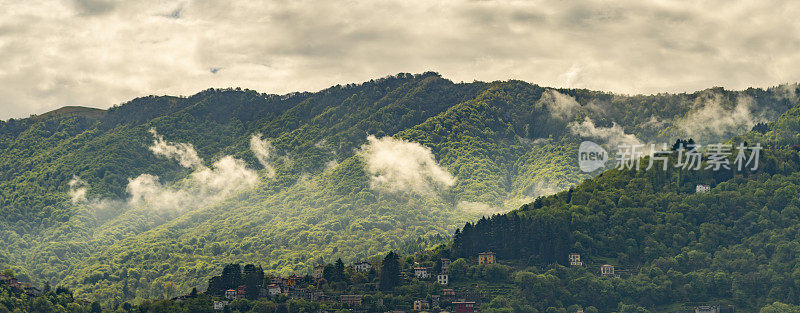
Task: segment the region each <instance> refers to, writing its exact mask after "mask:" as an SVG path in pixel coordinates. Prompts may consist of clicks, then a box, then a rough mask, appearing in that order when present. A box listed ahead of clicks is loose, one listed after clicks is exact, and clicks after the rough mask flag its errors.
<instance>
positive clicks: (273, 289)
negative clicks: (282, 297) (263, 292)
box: [267, 284, 281, 297]
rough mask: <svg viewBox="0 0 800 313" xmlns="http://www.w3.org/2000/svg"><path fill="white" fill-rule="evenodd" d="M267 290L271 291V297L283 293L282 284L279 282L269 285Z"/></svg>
mask: <svg viewBox="0 0 800 313" xmlns="http://www.w3.org/2000/svg"><path fill="white" fill-rule="evenodd" d="M267 292H268V293H269V296H270V297H274V296H277V295H279V294H281V286H278V285H277V284H271V285H269V286H267Z"/></svg>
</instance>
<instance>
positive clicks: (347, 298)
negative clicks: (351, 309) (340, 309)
mask: <svg viewBox="0 0 800 313" xmlns="http://www.w3.org/2000/svg"><path fill="white" fill-rule="evenodd" d="M339 301H340V302H341V303H342V304H346V305H350V306H361V295H341V296H339Z"/></svg>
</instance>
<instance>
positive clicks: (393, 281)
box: [379, 251, 400, 291]
mask: <svg viewBox="0 0 800 313" xmlns="http://www.w3.org/2000/svg"><path fill="white" fill-rule="evenodd" d="M399 284H400V256H399V255H397V254H396V253H394V251H390V252H389V254H387V255H386V257H385V258H383V262H381V280H380V284H379V287H380V289H381V290H383V291H391V290H392V289H394V287H396V286H397V285H399Z"/></svg>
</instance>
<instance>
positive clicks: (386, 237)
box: [0, 73, 797, 304]
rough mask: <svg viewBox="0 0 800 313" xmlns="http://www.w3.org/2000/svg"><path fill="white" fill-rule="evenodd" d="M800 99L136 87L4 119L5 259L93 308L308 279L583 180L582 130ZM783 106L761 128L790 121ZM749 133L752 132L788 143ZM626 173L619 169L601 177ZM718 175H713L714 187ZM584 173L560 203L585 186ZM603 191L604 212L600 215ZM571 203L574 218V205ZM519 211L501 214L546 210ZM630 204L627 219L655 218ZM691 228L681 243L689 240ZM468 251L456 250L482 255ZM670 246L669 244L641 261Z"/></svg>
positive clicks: (522, 89)
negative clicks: (240, 272)
mask: <svg viewBox="0 0 800 313" xmlns="http://www.w3.org/2000/svg"><path fill="white" fill-rule="evenodd" d="M796 94H797V86H796V85H789V86H780V87H775V88H770V89H767V90H762V89H748V90H744V91H727V90H723V89H721V88H714V89H708V90H703V91H699V92H695V93H691V94H658V95H650V96H625V95H615V94H610V93H603V92H596V91H588V90H580V89H551V88H545V87H540V86H537V85H532V84H529V83H525V82H521V81H504V82H492V83H483V82H474V83H453V82H451V81H449V80H446V79H444V78H442V77H440V76H439V75H438V74H436V73H425V74H418V75H411V74H398V75H395V76H391V77H386V78H382V79H378V80H373V81H369V82H365V83H362V84H351V85H347V86H335V87H331V88H328V89H325V90H322V91H319V92H314V93H310V92H305V93H295V94H289V95H267V94H260V93H257V92H255V91H250V90H239V89H224V90H206V91H203V92H201V93H198V94H196V95H193V96H190V97H169V96H163V97H156V96H150V97H144V98H138V99H135V100H132V101H130V102H128V103H124V104H121V105H118V106H115V107H113V108H111V109H109V110H107V111H97V110H88V109H80V108H77V109H76V108H67V109H63V110H60V111H57V112H53V113H50V114H44V115H40V116H34V117H31V118H27V119H19V120H17V119H12V120H9V121H2V122H0V151H2V155H0V229H2V232H0V242H1V243H2V245H0V267H12V268H14V269H15V270H16V272H17V273H18V276H20V277H22V279H25V280H29V281H38V282H43V281H49V282H51V283H52V284H53V285H56V284H64V285H69V286H72V287H73V288H74V289H75V293H76V296H83V297H89V298H92V299H97V300H100V301H102V302H104V303H106V304H113V303H120V302H121V301H125V300H139V299H148V298H161V297H172V296H175V295H178V294H180V293H185V292H186V291H187V290H189V289H191V288H192V287H203V286H204V284H205V283H206V282H207V281H208V278H209V277H210V276H212V275H213V274H214V273H216V272H218V271H219V269H220V268H221V267H222V265H223V264H225V263H231V262H242V263H244V262H258V263H259V264H260V265H261V266H263V268H264V269H265V270H267V271H272V272H278V273H289V272H295V271H296V272H299V273H305V272H307V271H308V269H309V268H310V267H312V266H314V265H316V264H318V263H321V262H330V261H331V260H334V259H337V258H342V259H344V260H347V261H350V260H357V259H360V258H365V257H369V256H373V255H376V254H379V253H384V252H386V251H389V250H390V249H394V248H398V247H402V246H407V245H410V244H413V243H414V242H415V240H417V238H419V237H423V238H425V237H436V236H441V235H443V234H451V233H452V230H454V229H455V228H456V227H457V226H458V225H463V223H464V222H466V221H474V220H477V219H479V218H481V216H484V215H490V214H493V213H497V212H506V211H508V210H509V209H513V208H517V207H518V206H519V205H521V204H523V203H526V202H530V201H532V200H533V199H534V198H535V197H538V196H541V195H546V194H551V193H554V192H556V191H559V190H564V189H567V188H570V187H571V186H574V185H576V184H578V183H580V182H582V181H584V180H585V179H588V178H591V177H592V176H593V175H594V174H596V173H583V172H581V171H580V170H579V169H578V168H577V162H576V155H577V147H578V145H579V144H580V142H581V141H583V140H584V139H591V140H595V141H597V142H598V143H602V144H605V145H606V146H613V145H616V144H618V143H621V142H625V143H659V144H660V143H666V142H673V141H674V140H675V138H688V137H692V138H694V139H695V140H697V141H698V142H700V143H710V142H715V141H718V140H725V139H727V138H730V137H731V136H733V135H737V134H741V133H744V132H746V131H747V130H750V129H751V128H753V126H754V125H757V123H766V122H769V121H772V120H775V119H776V118H777V117H778V116H780V115H781V113H783V112H784V111H786V110H787V109H789V108H790V107H792V106H793V105H794V104H796V103H797V96H796ZM792 112H793V111H792ZM790 113H791V112H790ZM787 116H788V115H787ZM787 116H784V117H783V118H781V119H780V120H778V122H776V123H777V124H776V123H773V124H769V125H770V126H769V127H773V125H778V124H780V125H795V126H796V121H794V120H791V119H790V118H789V117H787ZM781 123H783V124H781ZM792 123H794V124H792ZM759 125H760V124H759ZM764 125H767V124H764ZM764 125H762V126H761V128H764V129H763V130H762V131H763V132H764V133H759V134H757V135H754V134H752V133H750V134H748V136H761V137H769V136H772V137H775V138H780V139H781V140H783V139H785V138H786V136H784V135H781V134H778V133H777V132H779V131H777V130H772V131H765V130H766V128H765V127H766V126H764ZM761 128H759V129H761ZM794 134H795V136H796V132H794ZM761 137H759V138H761ZM775 140H778V139H775ZM781 173H782V172H781ZM607 175H608V178H607V177H606V176H607ZM619 175H637V174H603V177H601V180H598V182H595V183H594V184H600V182H604V181H606V180H605V179H611V177H615V176H619ZM675 175H677V174H675ZM625 179H632V178H631V177H627V176H620V178H619V182H615V183H614V184H615V185H614V186H616V187H619V186H617V185H622V184H623V182H624V184H628V183H629V182H628V181H626V180H625ZM714 179H715V178H708V179H707V180H708V183H712V184H713V185H715V186H716V185H717V184H718V183H721V182H722V181H717V180H714ZM765 179H766V178H765ZM667 181H670V179H669V177H665V178H663V182H660V183H658V184H656V183H645V184H644V185H632V186H631V187H630V189H631V190H630V192H631V194H630V195H627V197H630V198H631V199H632V200H631V204H630V205H628V206H625V208H629V207H635V208H638V207H640V206H643V204H637V203H638V202H636V201H639V196H637V195H641V198H642V199H644V198H647V201H656V200H657V199H659V198H658V197H656V198H653V197H647V196H645V195H646V194H647V192H648V191H653V192H656V191H659V192H664V193H670V192H671V193H670V194H668V195H665V196H664V197H665V198H664V199H663V200H664V201H666V198H669V197H673V198H672V199H678V198H681V199H682V196H681V195H682V194H681V192H684V193H685V192H686V191H687V189H686V188H689V187H687V186H688V185H687V184H689V182H688V181H687V182H685V183H683V184H675V185H674V186H673V185H669V184H668V183H666V182H667ZM732 181H735V180H732ZM592 184H593V183H592V182H589V183H585V184H583V185H581V186H580V187H576V189H575V190H573V191H572V193H578V195H575V196H574V197H572V198H576V199H581V197H584V198H585V197H586V195H587V194H592V193H593V192H595V191H594V190H595V189H591V188H590V187H588V186H591V185H592ZM659 188H663V190H661V189H659ZM717 188H719V187H717ZM581 192H582V193H581ZM712 194H714V193H712ZM617 196H619V195H618V194H616V195H614V197H617ZM563 197H564V194H559V195H557V196H555V197H554V198H546V199H551V200H547V201H551V202H552V203H553V204H548V205H546V206H544V207H548V208H549V207H553V208H555V207H558V205H556V203H560V202H559V201H561V202H564V205H565V206H571V205H573V204H572V202H571V201H565V200H563V199H562V198H563ZM609 197H611V195H609ZM708 197H710V196H708ZM572 198H570V199H572ZM598 199H603V198H602V197H599V198H598ZM691 199H693V198H691ZM728 199H729V198H728ZM598 201H599V200H598ZM618 201H619V199H616V198H615V199H614V200H613V203H614V205H612V204H609V203H606V204H604V205H608V207H607V208H606V209H608V210H612V209H613V208H616V205H617V202H618ZM687 201H688V200H687ZM698 201H699V200H698ZM623 203H627V202H623ZM581 205H583V208H582V209H581V210H584V211H581V212H584V213H586V214H588V213H587V211H586V210H588V209H586V206H587V205H589V202H587V203H583V204H581ZM531 208H532V207H531V206H526V207H523V209H522V210H520V211H517V212H516V213H513V214H520V215H531V216H533V215H536V214H537V213H534V212H540V211H542V209H541V208H538V207H537V208H536V209H535V210H534V209H531ZM648 208H651V209H652V207H649V206H648ZM749 209H751V207H745V206H743V208H742V210H749ZM554 210H555V209H554ZM559 210H561V211H563V210H565V209H559ZM620 210H621V209H620ZM545 211H548V210H543V211H542V212H545ZM639 211H640V210H625V212H626V213H624V214H628V215H630V214H633V215H636V214H645V215H646V214H648V212H650V211H647V212H639ZM636 212H639V213H636ZM619 214H623V213H619ZM558 216H560V215H558ZM559 218H564V217H559ZM649 218H655V216H650V217H649ZM495 219H498V217H496V218H495ZM492 220H494V219H492ZM489 221H490V220H486V221H483V222H478V224H477V225H476V229H478V228H479V227H478V225H481V226H480V227H484V226H483V225H489V224H486V223H490V222H489ZM573 222H574V221H567V223H565V224H563V225H562V226H559V227H561V228H558V229H554V230H556V231H559V232H562V233H567V234H569V236H568V238H569V240H570V241H565V243H566V244H570V246H569V247H572V244H573V242H572V241H573V239H574V238H582V237H580V236H577V235H575V234H574V229H575V227H576V226H575V225H573V224H571V223H573ZM498 223H499V222H498ZM587 223H588V222H587ZM687 227H688V226H687ZM604 229H605V228H604ZM606 230H607V229H606ZM642 231H644V230H642ZM470 233H471V232H470V231H467V230H466V229H465V231H464V233H463V236H468V234H470ZM624 234H625V233H624V232H623V233H620V234H619V235H618V236H623V237H624V236H625V235H624ZM678 234H681V235H682V234H683V233H678ZM686 236H687V238H685V240H684V239H680V240H678V239H676V242H678V243H690V242H691V240H690V239H691V238H688V237H689V235H688V234H686ZM609 238H611V237H609ZM613 238H617V237H613ZM626 238H627V237H626ZM592 240H594V241H588V242H586V243H581V244H582V245H583V246H584V249H587V250H586V251H592V252H595V251H606V250H607V249H608V246H605V244H604V243H602V242H603V241H598V240H599V239H592ZM609 240H610V241H613V242H614V243H616V244H626V243H627V241H623V242H618V241H614V240H612V239H609ZM423 242H425V241H424V240H423ZM473 244H474V245H475V246H474V247H472V246H459V247H454V248H457V249H456V250H454V251H455V253H462V254H468V253H471V252H473V251H474V250H475V249H479V248H483V247H485V245H484V243H483V242H481V241H475V242H474V243H473ZM637 247H638V248H637ZM496 248H497V249H501V247H499V246H497V247H496ZM645 248H646V247H639V245H638V244H637V245H634V246H633V248H631V249H634V250H632V251H629V252H625V254H626V257H627V258H628V259H625V258H622V259H623V260H630V262H644V261H642V260H646V259H645V258H644V257H643V256H642V255H641V254H642V253H644V252H641V251H650V250H648V249H645ZM459 249H461V250H459ZM676 249H677V250H676ZM640 250H641V251H640ZM679 250H680V248H679V247H678V245H677V244H676V245H675V246H671V245H666V244H665V246H664V247H659V250H657V251H658V252H648V253H661V254H658V255H662V254H663V255H667V254H664V253H668V252H669V253H673V254H674V253H675V252H676V251H679ZM526 251H527V250H526ZM607 251H616V250H607ZM504 253H505V252H504ZM525 253H529V252H525ZM597 253H598V254H600V253H599V252H597ZM608 254H612V253H611V252H608ZM600 255H602V254H600ZM532 256H535V251H534V252H530V254H529V255H526V256H525V257H529V258H530V257H532ZM613 256H615V257H616V254H614V255H613ZM533 259H534V260H536V261H546V260H544V259H542V260H539V259H536V257H533Z"/></svg>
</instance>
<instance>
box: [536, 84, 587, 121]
mask: <svg viewBox="0 0 800 313" xmlns="http://www.w3.org/2000/svg"><path fill="white" fill-rule="evenodd" d="M539 101H540V102H542V103H544V104H545V105H546V106H547V108H548V109H550V113H551V114H552V115H553V116H557V117H559V118H562V119H568V118H570V117H572V116H573V115H575V112H576V111H577V110H578V109H580V107H581V105H580V104H579V103H578V102H577V101H575V98H573V97H572V96H569V95H565V94H562V93H560V92H558V91H556V90H554V89H547V90H546V91H545V92H544V93H543V94H542V97H541V98H540V99H539Z"/></svg>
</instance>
